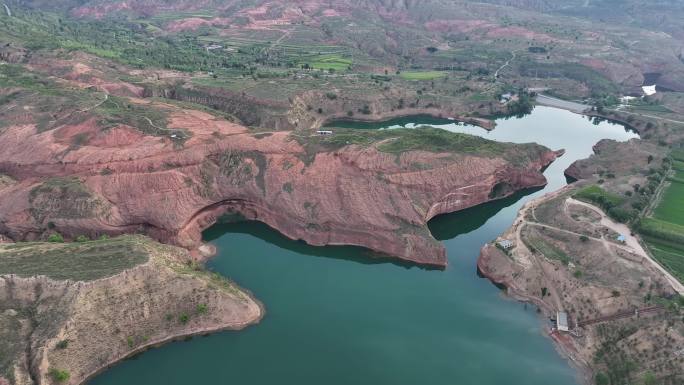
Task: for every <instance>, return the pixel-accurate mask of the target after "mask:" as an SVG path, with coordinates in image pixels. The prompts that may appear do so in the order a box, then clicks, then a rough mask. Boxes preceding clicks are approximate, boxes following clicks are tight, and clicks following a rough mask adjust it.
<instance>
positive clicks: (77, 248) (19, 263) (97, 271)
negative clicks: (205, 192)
mask: <svg viewBox="0 0 684 385" xmlns="http://www.w3.org/2000/svg"><path fill="white" fill-rule="evenodd" d="M149 243H150V240H149V239H148V238H145V237H142V236H122V237H118V238H113V239H104V240H98V241H89V242H75V243H41V242H26V243H14V244H7V245H0V260H2V264H0V275H2V274H16V275H19V276H23V277H30V276H36V275H45V276H48V277H50V278H53V279H59V280H67V279H69V280H74V281H90V280H96V279H100V278H105V277H110V276H113V275H116V274H118V273H120V272H122V271H124V270H126V269H129V268H132V267H134V266H137V265H139V264H142V263H145V262H147V260H148V258H149V253H148V250H147V247H146V246H148V245H149Z"/></svg>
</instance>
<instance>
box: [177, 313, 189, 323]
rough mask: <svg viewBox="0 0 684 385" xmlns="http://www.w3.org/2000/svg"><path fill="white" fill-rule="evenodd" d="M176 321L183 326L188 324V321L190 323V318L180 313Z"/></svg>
mask: <svg viewBox="0 0 684 385" xmlns="http://www.w3.org/2000/svg"><path fill="white" fill-rule="evenodd" d="M178 321H179V322H180V323H181V324H183V325H185V324H187V323H188V321H190V316H189V315H188V314H187V313H182V314H181V315H180V316H179V317H178Z"/></svg>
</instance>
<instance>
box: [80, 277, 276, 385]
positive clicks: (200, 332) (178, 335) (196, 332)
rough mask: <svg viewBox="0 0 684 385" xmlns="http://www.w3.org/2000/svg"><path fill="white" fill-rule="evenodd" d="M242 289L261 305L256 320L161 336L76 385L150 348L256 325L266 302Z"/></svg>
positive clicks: (110, 363) (114, 360) (108, 364)
mask: <svg viewBox="0 0 684 385" xmlns="http://www.w3.org/2000/svg"><path fill="white" fill-rule="evenodd" d="M240 291H241V292H243V293H244V294H246V295H247V296H248V297H249V298H250V299H251V300H252V301H253V302H254V303H256V304H257V305H258V306H259V309H260V315H259V318H257V319H255V320H254V321H251V322H245V323H243V324H240V325H238V326H218V327H215V328H211V327H209V328H198V329H193V330H191V331H188V332H187V333H176V334H174V335H171V336H169V337H168V338H161V339H158V340H155V341H151V342H149V343H146V344H144V345H141V346H139V347H137V348H135V349H133V350H131V351H130V352H127V353H126V354H124V355H122V356H120V357H118V358H115V359H113V360H111V361H110V362H108V363H106V364H104V365H103V366H102V367H100V368H98V369H96V370H95V371H93V372H91V373H89V374H88V375H86V376H84V378H83V380H81V381H80V382H77V383H76V385H82V384H87V383H88V382H89V381H90V380H92V379H93V378H95V377H96V376H97V375H99V374H102V373H103V372H106V371H107V370H109V369H111V368H113V367H115V366H116V365H118V364H120V363H121V362H122V361H125V360H127V359H129V358H131V357H134V356H136V355H138V354H142V353H144V352H146V351H148V350H152V349H156V348H159V347H162V346H164V345H166V344H169V343H172V342H177V341H183V340H185V339H187V338H192V337H196V336H203V335H209V334H215V333H220V332H224V331H238V330H243V329H245V328H246V327H248V326H252V325H256V324H259V323H260V322H261V320H262V319H263V318H264V317H265V316H266V307H265V306H264V304H263V303H262V302H261V301H259V300H258V299H257V298H256V297H254V295H253V294H252V292H250V291H249V290H246V289H244V288H242V287H240Z"/></svg>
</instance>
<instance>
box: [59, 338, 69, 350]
mask: <svg viewBox="0 0 684 385" xmlns="http://www.w3.org/2000/svg"><path fill="white" fill-rule="evenodd" d="M67 346H69V340H61V341H59V342H57V349H66V348H67Z"/></svg>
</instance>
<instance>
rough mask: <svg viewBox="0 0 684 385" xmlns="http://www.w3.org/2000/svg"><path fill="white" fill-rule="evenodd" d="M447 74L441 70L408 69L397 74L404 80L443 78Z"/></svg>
mask: <svg viewBox="0 0 684 385" xmlns="http://www.w3.org/2000/svg"><path fill="white" fill-rule="evenodd" d="M446 75H447V73H446V72H443V71H408V72H402V73H401V74H399V76H401V77H402V78H403V79H406V80H434V79H439V78H443V77H445V76H446Z"/></svg>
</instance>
